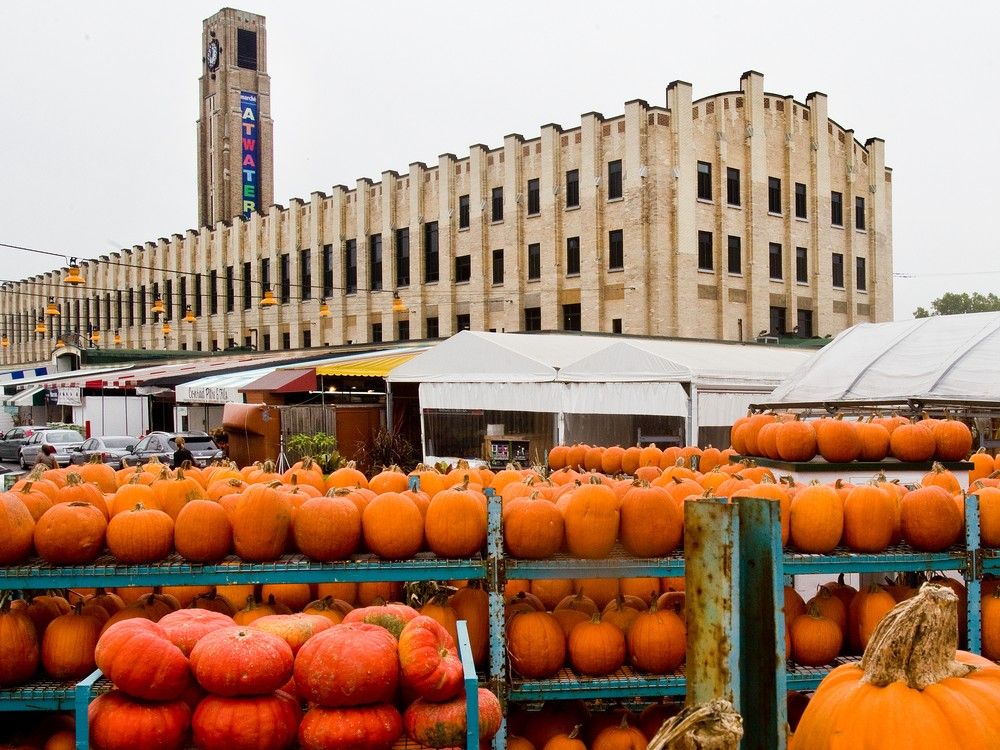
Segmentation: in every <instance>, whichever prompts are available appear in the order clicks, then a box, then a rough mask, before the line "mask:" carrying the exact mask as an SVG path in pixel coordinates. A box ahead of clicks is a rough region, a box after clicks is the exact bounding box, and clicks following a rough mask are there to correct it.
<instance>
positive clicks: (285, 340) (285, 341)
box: [281, 331, 292, 349]
mask: <svg viewBox="0 0 1000 750" xmlns="http://www.w3.org/2000/svg"><path fill="white" fill-rule="evenodd" d="M281 348H282V349H291V348H292V334H291V333H289V332H288V331H285V332H284V333H282V334H281Z"/></svg>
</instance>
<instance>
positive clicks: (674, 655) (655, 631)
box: [628, 604, 687, 674]
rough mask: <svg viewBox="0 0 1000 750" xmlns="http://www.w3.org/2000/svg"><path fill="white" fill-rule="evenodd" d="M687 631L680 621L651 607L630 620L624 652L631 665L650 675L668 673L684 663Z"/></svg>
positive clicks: (663, 610) (670, 613) (664, 611)
mask: <svg viewBox="0 0 1000 750" xmlns="http://www.w3.org/2000/svg"><path fill="white" fill-rule="evenodd" d="M686 649H687V629H686V628H685V626H684V620H682V619H681V617H680V616H678V614H677V613H676V612H674V611H672V610H669V609H659V608H658V607H657V605H655V604H654V605H653V606H651V607H650V608H649V610H647V611H646V612H641V613H639V615H638V616H637V617H636V618H635V620H633V621H632V626H631V627H630V628H629V631H628V653H629V661H630V662H631V664H632V666H633V667H635V668H636V669H638V670H640V671H643V672H651V673H652V674H668V673H670V672H673V671H674V670H675V669H677V668H678V667H679V666H680V665H681V664H682V663H683V662H684V654H685V651H686Z"/></svg>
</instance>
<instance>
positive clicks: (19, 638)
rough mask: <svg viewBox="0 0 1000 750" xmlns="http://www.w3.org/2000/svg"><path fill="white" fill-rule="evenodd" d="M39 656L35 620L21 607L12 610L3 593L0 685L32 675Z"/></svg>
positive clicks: (0, 634) (21, 680)
mask: <svg viewBox="0 0 1000 750" xmlns="http://www.w3.org/2000/svg"><path fill="white" fill-rule="evenodd" d="M39 658H40V654H39V646H38V633H37V631H36V630H35V624H34V623H33V622H32V621H31V618H30V617H29V616H28V615H27V613H26V612H25V611H24V610H23V609H22V610H11V608H10V601H9V600H8V599H7V597H6V596H4V597H3V605H2V606H0V688H5V687H10V686H11V685H20V684H21V683H22V682H25V681H27V680H29V679H31V677H32V676H33V675H34V674H35V671H36V670H37V669H38V661H39Z"/></svg>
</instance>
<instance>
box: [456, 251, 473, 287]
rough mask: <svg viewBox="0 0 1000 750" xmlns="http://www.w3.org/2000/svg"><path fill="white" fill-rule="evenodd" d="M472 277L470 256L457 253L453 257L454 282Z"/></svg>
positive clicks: (460, 281)
mask: <svg viewBox="0 0 1000 750" xmlns="http://www.w3.org/2000/svg"><path fill="white" fill-rule="evenodd" d="M471 278H472V256H471V255H459V256H456V258H455V283H462V282H464V281H468V280H469V279H471Z"/></svg>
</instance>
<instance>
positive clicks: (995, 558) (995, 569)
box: [979, 547, 1000, 575]
mask: <svg viewBox="0 0 1000 750" xmlns="http://www.w3.org/2000/svg"><path fill="white" fill-rule="evenodd" d="M979 562H980V563H981V565H982V569H983V572H984V573H992V574H993V575H1000V549H993V548H990V547H987V548H985V549H983V550H982V556H981V557H980V558H979Z"/></svg>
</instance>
